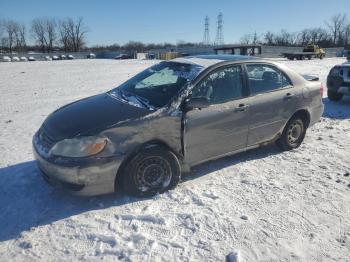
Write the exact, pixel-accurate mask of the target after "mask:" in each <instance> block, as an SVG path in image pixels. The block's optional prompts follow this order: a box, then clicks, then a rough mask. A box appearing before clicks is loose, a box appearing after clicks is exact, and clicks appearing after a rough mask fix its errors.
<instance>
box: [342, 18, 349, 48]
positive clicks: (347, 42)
mask: <svg viewBox="0 0 350 262" xmlns="http://www.w3.org/2000/svg"><path fill="white" fill-rule="evenodd" d="M343 36H344V45H345V46H348V45H350V23H349V24H347V25H346V26H344V33H343Z"/></svg>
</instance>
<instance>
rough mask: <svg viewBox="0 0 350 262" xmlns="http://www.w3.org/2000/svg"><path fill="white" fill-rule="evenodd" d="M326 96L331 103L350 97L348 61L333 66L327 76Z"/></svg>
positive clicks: (349, 63) (349, 68)
mask: <svg viewBox="0 0 350 262" xmlns="http://www.w3.org/2000/svg"><path fill="white" fill-rule="evenodd" d="M327 95H328V99H329V100H331V101H339V100H341V99H342V98H343V96H344V95H350V61H347V62H345V63H343V64H340V65H336V66H334V67H333V68H332V69H331V71H329V74H328V76H327Z"/></svg>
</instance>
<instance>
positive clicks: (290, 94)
mask: <svg viewBox="0 0 350 262" xmlns="http://www.w3.org/2000/svg"><path fill="white" fill-rule="evenodd" d="M293 97H294V95H293V94H292V93H287V94H286V96H285V97H284V99H285V100H290V99H292V98H293Z"/></svg>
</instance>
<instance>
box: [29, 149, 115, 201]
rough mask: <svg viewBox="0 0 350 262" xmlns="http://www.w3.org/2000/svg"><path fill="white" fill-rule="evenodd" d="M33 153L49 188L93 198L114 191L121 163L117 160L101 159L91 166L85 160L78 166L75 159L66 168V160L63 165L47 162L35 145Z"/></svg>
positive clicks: (57, 162)
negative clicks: (72, 163)
mask: <svg viewBox="0 0 350 262" xmlns="http://www.w3.org/2000/svg"><path fill="white" fill-rule="evenodd" d="M33 153H34V157H35V159H36V160H37V164H38V167H39V169H40V171H41V173H42V176H43V178H44V180H45V181H46V182H47V183H48V184H49V185H51V186H54V187H58V188H61V189H63V190H65V191H68V192H70V193H72V194H74V195H80V196H95V195H102V194H108V193H112V192H114V191H115V178H116V174H117V172H118V168H119V166H120V163H121V160H120V159H118V158H112V159H108V161H106V160H105V159H103V161H101V163H99V161H96V160H94V161H93V163H92V164H87V163H86V160H85V161H82V162H81V164H79V162H78V161H77V160H76V159H75V160H74V164H75V165H74V166H73V165H68V166H67V165H66V164H67V159H65V161H64V164H60V163H59V161H56V162H55V163H53V162H51V161H48V160H47V159H45V158H44V157H42V156H41V155H40V154H39V153H38V151H37V150H36V148H35V145H33Z"/></svg>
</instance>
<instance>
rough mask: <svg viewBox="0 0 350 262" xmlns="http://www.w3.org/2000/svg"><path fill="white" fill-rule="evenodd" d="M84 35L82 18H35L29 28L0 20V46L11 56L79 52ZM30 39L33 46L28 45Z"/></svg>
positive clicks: (84, 38) (11, 21)
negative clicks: (14, 54)
mask: <svg viewBox="0 0 350 262" xmlns="http://www.w3.org/2000/svg"><path fill="white" fill-rule="evenodd" d="M87 32H88V29H87V26H86V25H85V24H84V21H83V18H82V17H79V18H76V19H73V18H71V17H67V18H64V19H59V20H58V19H54V18H47V17H43V18H35V19H33V20H32V21H31V23H30V26H29V27H27V26H26V25H25V24H23V23H19V22H17V21H15V20H0V46H1V48H2V49H3V50H5V51H8V52H10V53H12V52H13V51H17V52H25V51H28V50H29V49H30V50H38V51H41V52H52V51H54V50H55V49H61V50H64V51H67V52H79V51H80V50H82V49H83V48H84V46H85V43H86V34H87ZM29 37H30V38H31V39H32V40H34V43H35V44H34V46H33V45H28V39H29Z"/></svg>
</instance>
